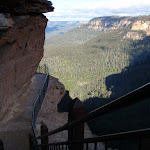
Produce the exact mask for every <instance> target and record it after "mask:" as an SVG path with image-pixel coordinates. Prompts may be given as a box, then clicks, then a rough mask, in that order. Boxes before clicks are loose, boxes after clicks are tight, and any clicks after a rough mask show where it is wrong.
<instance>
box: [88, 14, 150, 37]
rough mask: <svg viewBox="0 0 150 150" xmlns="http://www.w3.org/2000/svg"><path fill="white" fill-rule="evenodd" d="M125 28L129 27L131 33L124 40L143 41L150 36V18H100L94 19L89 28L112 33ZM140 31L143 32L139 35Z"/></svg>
mask: <svg viewBox="0 0 150 150" xmlns="http://www.w3.org/2000/svg"><path fill="white" fill-rule="evenodd" d="M123 27H128V29H130V31H129V32H128V33H127V35H125V36H124V38H130V39H133V40H142V39H143V38H144V37H145V36H150V16H143V17H142V16H140V17H99V18H94V19H92V20H91V21H90V22H89V23H88V24H87V28H89V29H94V30H100V31H110V30H115V29H119V28H123ZM138 31H143V32H141V33H139V32H138Z"/></svg>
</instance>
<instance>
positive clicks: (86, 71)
mask: <svg viewBox="0 0 150 150" xmlns="http://www.w3.org/2000/svg"><path fill="white" fill-rule="evenodd" d="M140 18H141V20H142V19H143V18H144V17H134V18H130V20H132V21H133V22H134V21H135V20H137V19H140ZM109 19H110V18H109ZM145 19H146V20H148V19H149V20H150V18H148V17H145ZM113 20H114V17H113ZM129 32H131V25H129V26H127V27H123V28H120V29H116V30H111V31H105V32H102V31H98V30H92V29H88V28H87V26H82V27H80V28H79V27H77V28H75V29H73V30H70V31H69V32H67V33H65V34H62V35H59V36H55V37H53V38H50V39H48V40H46V42H45V54H44V58H43V59H42V61H41V63H46V64H48V66H49V68H50V75H52V76H55V77H57V78H58V79H59V80H60V81H61V82H62V83H63V84H64V85H65V87H66V89H67V90H69V91H70V95H71V97H72V98H75V97H78V98H79V99H80V100H82V101H83V102H84V104H85V107H86V110H87V112H90V111H92V110H94V109H96V108H98V107H100V106H102V105H104V104H106V103H108V102H110V101H112V100H114V99H116V98H118V97H120V96H122V95H124V94H126V93H128V92H131V91H132V90H135V89H136V88H138V87H140V86H142V85H144V84H146V83H148V82H150V36H147V35H146V34H145V32H144V31H141V30H138V31H132V33H133V32H134V33H136V35H143V37H142V38H141V39H138V40H135V39H132V38H127V34H128V33H129ZM149 113H150V105H149V101H144V102H142V103H138V104H136V105H134V106H131V107H128V108H125V109H122V110H121V111H119V112H118V111H117V112H114V113H111V114H108V115H104V116H103V117H101V118H98V119H96V120H93V121H92V122H88V125H89V127H90V129H91V130H92V132H93V133H94V134H97V135H102V134H106V133H114V132H120V131H128V130H133V129H140V128H146V127H149V124H150V120H147V118H148V117H149V116H148V114H149ZM126 118H128V121H126ZM133 118H134V120H133ZM145 120H147V121H145ZM132 145H133V143H132ZM135 149H136V148H135Z"/></svg>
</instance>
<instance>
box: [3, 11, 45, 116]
mask: <svg viewBox="0 0 150 150" xmlns="http://www.w3.org/2000/svg"><path fill="white" fill-rule="evenodd" d="M3 20H4V17H3ZM5 21H8V22H9V26H8V28H7V27H6V29H2V30H0V35H1V37H0V118H1V117H2V115H3V114H4V112H5V111H7V109H8V107H9V106H10V105H11V104H12V102H13V101H14V100H15V99H17V98H18V97H19V95H21V94H22V93H23V92H24V91H26V89H27V88H28V84H29V83H30V80H31V78H32V76H33V75H34V74H35V72H36V69H37V66H38V64H39V62H40V60H41V58H42V57H43V51H44V50H43V45H44V38H45V27H46V24H47V19H46V18H45V16H43V15H42V14H41V15H36V16H34V15H23V16H20V15H19V16H11V15H10V14H7V15H5Z"/></svg>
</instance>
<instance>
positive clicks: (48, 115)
mask: <svg viewBox="0 0 150 150" xmlns="http://www.w3.org/2000/svg"><path fill="white" fill-rule="evenodd" d="M65 92H66V90H65V87H64V85H63V84H62V83H60V82H59V81H58V79H56V78H54V77H50V81H49V87H48V92H47V93H46V97H45V99H44V102H43V105H42V109H41V111H40V113H39V115H38V118H37V122H36V134H37V136H38V135H40V126H41V125H42V123H44V124H45V125H46V126H47V127H48V129H49V131H52V130H54V129H57V128H59V127H61V126H63V125H64V124H66V123H67V122H68V112H61V113H60V112H58V105H59V104H60V103H61V99H62V97H64V95H65ZM66 97H67V99H68V97H69V95H68V94H67V96H66ZM67 99H66V100H67ZM63 103H64V104H68V102H66V103H65V102H63ZM65 110H67V109H65ZM84 132H85V134H84V137H85V138H90V137H94V136H95V135H93V134H92V133H91V131H90V129H89V127H88V126H87V124H85V130H84ZM66 140H68V133H67V131H63V132H60V133H57V134H54V135H52V136H49V142H60V141H66ZM39 142H40V141H39ZM89 149H90V150H93V149H94V144H89ZM98 150H104V144H103V143H98Z"/></svg>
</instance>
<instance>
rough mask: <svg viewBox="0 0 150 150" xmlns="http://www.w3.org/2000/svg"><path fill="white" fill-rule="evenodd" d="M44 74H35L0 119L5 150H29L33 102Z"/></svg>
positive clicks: (0, 137)
mask: <svg viewBox="0 0 150 150" xmlns="http://www.w3.org/2000/svg"><path fill="white" fill-rule="evenodd" d="M44 80H45V75H42V74H36V75H35V76H33V78H32V80H31V84H30V86H29V87H28V90H27V92H25V93H24V94H22V95H21V96H20V97H19V98H17V99H16V100H15V101H14V102H13V103H12V105H11V106H10V107H9V109H8V110H7V112H6V113H5V114H4V116H3V118H2V119H1V120H0V139H2V141H3V143H4V149H5V150H29V138H28V134H29V133H32V127H31V121H32V111H33V103H34V101H35V100H36V99H37V97H38V94H39V91H40V90H41V88H42V86H43V83H44Z"/></svg>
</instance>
